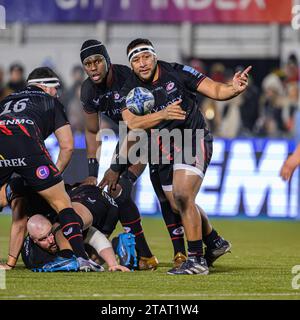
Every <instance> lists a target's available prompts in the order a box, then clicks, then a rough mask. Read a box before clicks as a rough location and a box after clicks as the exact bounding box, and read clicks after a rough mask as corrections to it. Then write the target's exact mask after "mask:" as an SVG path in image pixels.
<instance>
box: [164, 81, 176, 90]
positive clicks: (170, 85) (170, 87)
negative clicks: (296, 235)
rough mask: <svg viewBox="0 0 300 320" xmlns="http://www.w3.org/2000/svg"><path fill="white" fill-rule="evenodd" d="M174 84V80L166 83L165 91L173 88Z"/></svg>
mask: <svg viewBox="0 0 300 320" xmlns="http://www.w3.org/2000/svg"><path fill="white" fill-rule="evenodd" d="M174 86H175V83H174V82H169V83H168V84H167V86H166V90H167V91H170V90H172V89H173V88H174Z"/></svg>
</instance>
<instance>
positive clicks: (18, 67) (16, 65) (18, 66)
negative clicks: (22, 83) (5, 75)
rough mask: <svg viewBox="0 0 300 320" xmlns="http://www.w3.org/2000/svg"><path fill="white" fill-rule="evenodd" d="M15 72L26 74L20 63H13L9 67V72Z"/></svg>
mask: <svg viewBox="0 0 300 320" xmlns="http://www.w3.org/2000/svg"><path fill="white" fill-rule="evenodd" d="M14 70H18V71H20V72H21V73H24V68H23V66H22V65H21V64H20V63H13V64H11V65H10V66H9V72H10V73H12V72H13V71H14Z"/></svg>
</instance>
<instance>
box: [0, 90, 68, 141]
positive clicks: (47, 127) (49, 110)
mask: <svg viewBox="0 0 300 320" xmlns="http://www.w3.org/2000/svg"><path fill="white" fill-rule="evenodd" d="M66 124H69V122H68V119H67V116H66V113H65V110H64V107H63V105H62V104H61V103H60V102H59V101H58V99H57V98H54V97H52V96H50V95H49V94H47V93H45V92H44V91H43V90H42V89H40V88H38V87H36V86H29V87H27V88H25V89H24V90H23V91H19V92H17V93H13V94H11V95H9V96H8V97H6V98H5V99H4V100H2V101H1V102H0V134H1V133H2V134H6V135H19V134H26V135H29V136H32V132H33V131H32V129H34V131H35V134H36V135H37V136H38V137H39V138H40V139H42V140H45V139H46V138H47V137H48V136H49V135H50V134H52V133H53V132H54V131H55V130H57V129H58V128H60V127H62V126H64V125H66Z"/></svg>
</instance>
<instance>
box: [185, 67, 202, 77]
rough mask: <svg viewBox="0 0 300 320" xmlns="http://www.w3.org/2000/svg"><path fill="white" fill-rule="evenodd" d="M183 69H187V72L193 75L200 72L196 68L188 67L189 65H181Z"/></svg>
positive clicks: (198, 74)
mask: <svg viewBox="0 0 300 320" xmlns="http://www.w3.org/2000/svg"><path fill="white" fill-rule="evenodd" d="M183 71H187V72H189V73H191V74H192V75H193V76H196V77H199V76H200V75H201V73H200V72H199V71H197V70H196V69H194V68H192V67H190V66H184V67H183Z"/></svg>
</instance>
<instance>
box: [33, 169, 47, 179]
mask: <svg viewBox="0 0 300 320" xmlns="http://www.w3.org/2000/svg"><path fill="white" fill-rule="evenodd" d="M35 173H36V176H37V177H38V178H39V179H41V180H44V179H47V178H48V177H49V174H50V170H49V168H48V167H47V166H40V167H38V168H37V169H36V172H35Z"/></svg>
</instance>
